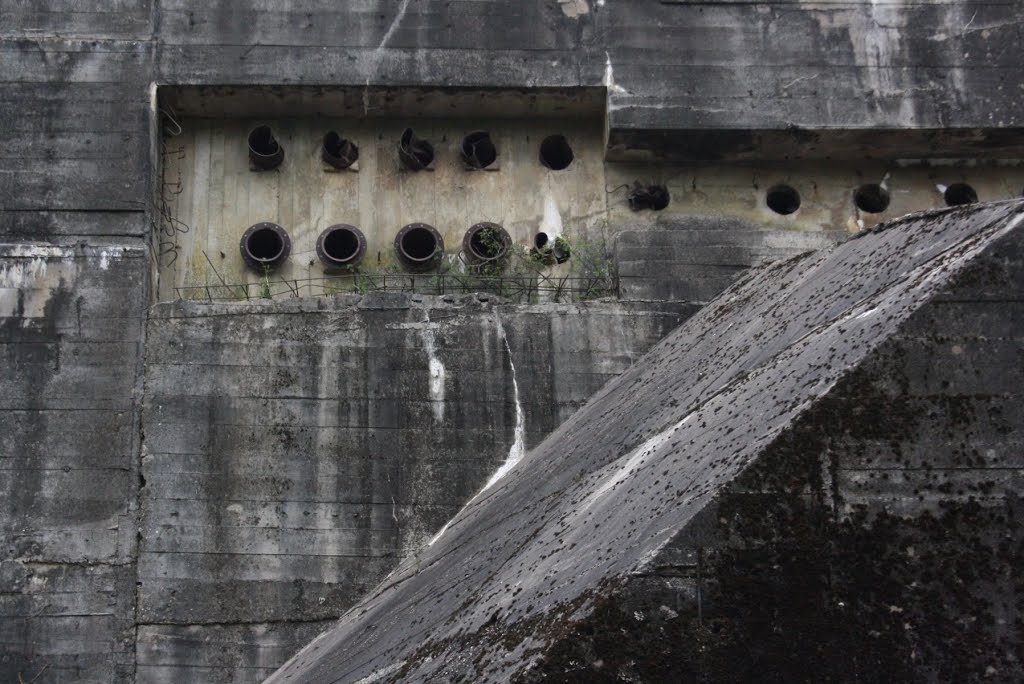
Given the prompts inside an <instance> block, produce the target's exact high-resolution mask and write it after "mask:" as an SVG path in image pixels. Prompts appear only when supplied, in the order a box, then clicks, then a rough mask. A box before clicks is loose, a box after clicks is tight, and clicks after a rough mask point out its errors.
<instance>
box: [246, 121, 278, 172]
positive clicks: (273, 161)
mask: <svg viewBox="0 0 1024 684" xmlns="http://www.w3.org/2000/svg"><path fill="white" fill-rule="evenodd" d="M248 141H249V161H251V162H252V164H253V166H254V167H256V168H257V169H259V170H262V171H270V170H271V169H276V168H277V167H278V166H280V165H281V162H283V161H284V147H282V146H281V143H279V142H278V141H277V139H276V138H275V137H274V131H273V130H271V128H270V126H267V125H261V126H257V127H256V128H254V129H252V130H251V131H249V138H248Z"/></svg>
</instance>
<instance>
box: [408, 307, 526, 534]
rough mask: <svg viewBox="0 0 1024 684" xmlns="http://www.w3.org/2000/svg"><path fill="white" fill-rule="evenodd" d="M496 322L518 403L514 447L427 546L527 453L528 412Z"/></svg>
mask: <svg viewBox="0 0 1024 684" xmlns="http://www.w3.org/2000/svg"><path fill="white" fill-rule="evenodd" d="M494 324H495V327H496V328H497V330H498V334H499V335H500V336H501V341H502V342H503V343H504V345H505V351H506V352H507V353H508V365H509V369H511V371H512V399H513V400H514V401H515V404H516V426H515V428H514V429H513V432H512V447H511V448H510V449H509V450H508V458H506V459H505V462H504V463H502V464H501V467H500V468H498V469H497V470H496V471H494V474H493V475H491V478H490V479H489V480H487V484H485V485H484V487H483V489H481V490H480V491H479V492H477V493H476V494H474V495H473V498H472V499H470V500H469V501H467V502H466V505H465V506H463V507H462V508H461V509H460V510H459V513H457V514H456V515H455V516H454V517H453V518H452V519H451V520H449V521H448V522H446V523H445V524H444V527H442V528H441V530H440V531H439V532H438V533H437V534H435V535H434V536H433V538H431V540H430V541H429V542H427V546H433V545H434V542H436V541H437V540H438V539H440V538H441V535H442V534H444V533H445V531H446V530H447V529H448V526H449V525H451V524H452V520H455V518H457V517H459V514H460V513H462V511H464V510H466V508H468V507H469V505H470V504H471V503H473V502H474V501H476V499H477V497H478V496H480V495H481V494H483V493H484V492H486V491H487V490H488V489H490V488H491V487H493V486H494V485H495V484H496V483H497V482H498V480H500V479H501V478H503V477H505V475H506V474H508V472H509V471H510V470H512V468H514V467H515V466H516V464H518V463H519V462H520V461H521V460H523V456H525V455H526V414H525V413H524V412H523V405H522V403H521V402H520V401H519V382H518V381H517V380H516V364H515V362H514V361H513V360H512V348H511V347H510V346H509V344H508V337H507V336H506V335H505V328H504V326H502V324H501V319H500V318H498V316H497V314H495V316H494Z"/></svg>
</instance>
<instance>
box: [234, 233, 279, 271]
mask: <svg viewBox="0 0 1024 684" xmlns="http://www.w3.org/2000/svg"><path fill="white" fill-rule="evenodd" d="M239 248H240V249H241V251H242V259H243V260H244V261H245V263H246V265H247V266H248V267H249V268H252V269H254V270H256V271H259V272H262V271H263V269H265V268H276V267H277V266H280V265H281V264H283V263H284V262H285V260H287V259H288V255H289V254H290V253H291V251H292V241H291V240H290V239H289V238H288V233H287V232H286V231H285V229H284V228H282V227H281V226H279V225H277V224H276V223H257V224H255V225H252V226H249V229H248V230H246V231H245V233H243V234H242V239H241V241H240V242H239Z"/></svg>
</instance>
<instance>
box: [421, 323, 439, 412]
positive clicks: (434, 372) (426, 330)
mask: <svg viewBox="0 0 1024 684" xmlns="http://www.w3.org/2000/svg"><path fill="white" fill-rule="evenodd" d="M423 316H424V322H425V323H427V325H424V326H423V327H422V328H421V329H420V331H421V334H422V335H423V348H424V349H425V350H426V352H427V367H428V373H429V376H428V383H429V392H430V408H431V410H432V411H433V412H434V420H436V421H437V422H438V423H440V422H443V421H444V385H445V372H444V364H443V363H441V359H439V358H438V357H437V344H436V341H435V339H434V328H433V326H432V325H430V314H429V313H427V312H426V311H424V313H423Z"/></svg>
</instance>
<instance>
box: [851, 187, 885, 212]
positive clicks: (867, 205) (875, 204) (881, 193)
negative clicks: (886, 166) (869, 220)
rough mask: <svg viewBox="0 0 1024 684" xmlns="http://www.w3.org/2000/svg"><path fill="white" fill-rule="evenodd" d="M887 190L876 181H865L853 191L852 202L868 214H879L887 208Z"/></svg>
mask: <svg viewBox="0 0 1024 684" xmlns="http://www.w3.org/2000/svg"><path fill="white" fill-rule="evenodd" d="M890 199H891V197H890V195H889V191H888V190H886V189H885V188H884V187H882V186H881V185H879V184H878V183H866V184H864V185H862V186H860V187H859V188H857V189H856V190H855V191H854V193H853V203H854V204H855V205H856V206H857V208H858V209H860V210H861V211H863V212H865V213H868V214H880V213H882V212H883V211H885V210H886V209H888V208H889V201H890Z"/></svg>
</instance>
